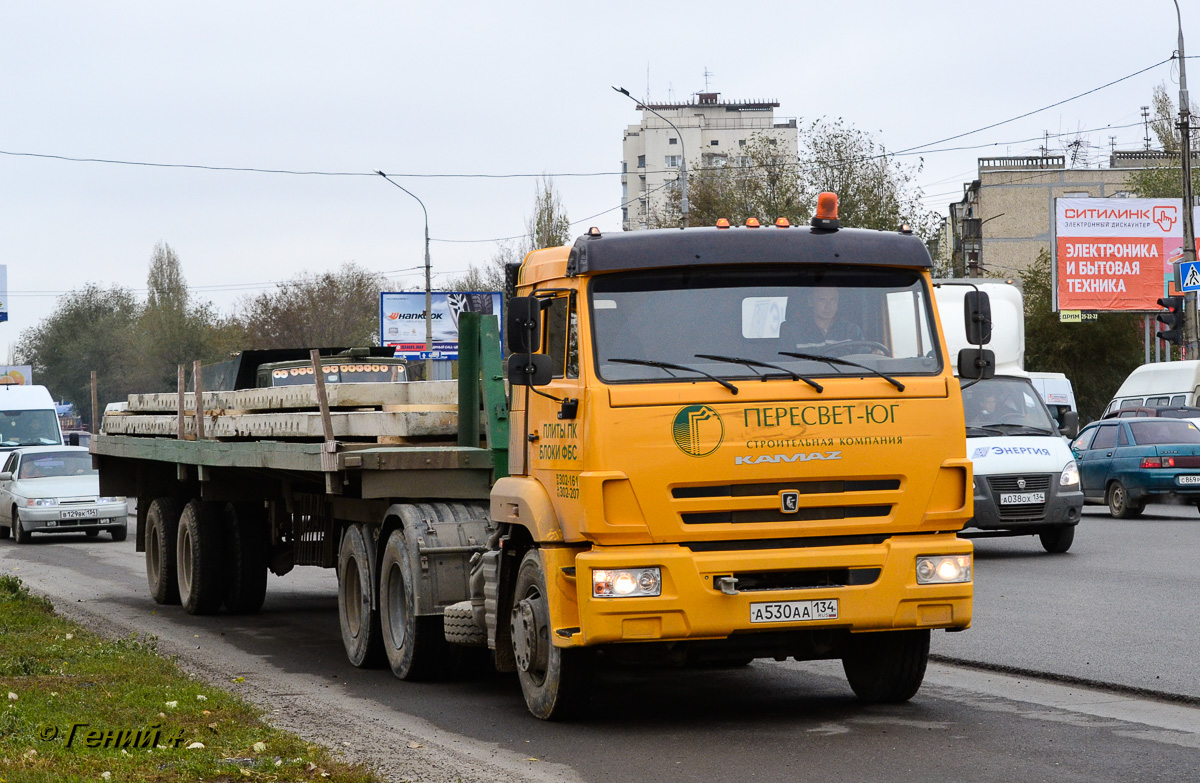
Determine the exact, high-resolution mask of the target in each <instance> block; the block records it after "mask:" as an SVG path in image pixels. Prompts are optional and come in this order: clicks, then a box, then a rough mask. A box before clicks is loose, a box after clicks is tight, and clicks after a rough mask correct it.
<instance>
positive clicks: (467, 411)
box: [458, 313, 483, 449]
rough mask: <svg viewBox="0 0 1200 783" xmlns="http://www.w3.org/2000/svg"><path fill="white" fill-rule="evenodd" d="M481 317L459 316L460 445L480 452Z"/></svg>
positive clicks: (475, 314)
mask: <svg viewBox="0 0 1200 783" xmlns="http://www.w3.org/2000/svg"><path fill="white" fill-rule="evenodd" d="M482 320H483V319H482V318H481V317H480V315H479V313H462V314H460V315H459V316H458V445H460V446H470V447H472V448H476V449H477V448H479V325H480V321H482Z"/></svg>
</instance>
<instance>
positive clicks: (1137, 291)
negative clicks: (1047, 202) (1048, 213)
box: [1054, 198, 1183, 312]
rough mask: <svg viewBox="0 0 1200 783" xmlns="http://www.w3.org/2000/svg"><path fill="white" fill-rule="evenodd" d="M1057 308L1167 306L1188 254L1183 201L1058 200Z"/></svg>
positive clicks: (1143, 308) (1141, 308) (1148, 308)
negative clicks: (1177, 267) (1164, 299)
mask: <svg viewBox="0 0 1200 783" xmlns="http://www.w3.org/2000/svg"><path fill="white" fill-rule="evenodd" d="M1055 207H1056V208H1055V223H1054V227H1055V232H1054V233H1055V243H1054V279H1055V285H1054V290H1055V309H1056V310H1091V311H1149V312H1154V311H1158V310H1161V309H1162V308H1160V307H1159V306H1158V298H1159V297H1161V296H1165V295H1167V293H1168V292H1169V286H1170V284H1171V282H1172V280H1173V279H1174V263H1175V262H1177V261H1179V260H1180V259H1181V258H1182V257H1183V225H1182V224H1183V221H1182V218H1181V212H1182V209H1183V202H1182V200H1181V199H1141V198H1137V199H1134V198H1131V199H1098V198H1081V199H1077V198H1060V199H1056V200H1055Z"/></svg>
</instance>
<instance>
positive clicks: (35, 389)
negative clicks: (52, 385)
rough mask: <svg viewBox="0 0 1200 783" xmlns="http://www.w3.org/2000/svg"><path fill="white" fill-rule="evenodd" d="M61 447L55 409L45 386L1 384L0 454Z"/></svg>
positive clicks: (60, 433)
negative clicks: (2, 452)
mask: <svg viewBox="0 0 1200 783" xmlns="http://www.w3.org/2000/svg"><path fill="white" fill-rule="evenodd" d="M61 445H63V436H62V429H61V428H60V427H59V426H58V407H57V406H56V405H55V404H54V398H53V397H51V396H50V392H49V391H47V389H46V387H45V386H13V385H0V451H10V450H12V449H15V448H19V447H21V446H61Z"/></svg>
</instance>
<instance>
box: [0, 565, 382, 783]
mask: <svg viewBox="0 0 1200 783" xmlns="http://www.w3.org/2000/svg"><path fill="white" fill-rule="evenodd" d="M70 780H87V781H151V782H152V783H159V782H162V783H166V782H168V781H196V780H206V781H235V780H236V781H260V780H261V781H268V780H270V781H288V780H313V781H333V782H334V783H376V782H377V781H378V778H377V777H375V776H374V775H373V774H372V773H371V772H369V771H368V770H365V769H363V768H361V767H359V766H356V765H351V764H347V763H345V762H342V761H339V760H337V759H336V758H334V757H333V756H332V755H331V754H330V753H329V752H328V751H327V750H326V749H324V748H322V747H318V746H313V745H309V744H308V743H306V742H305V741H304V740H302V739H301V738H299V737H297V736H295V735H293V734H288V733H286V732H282V731H278V730H276V729H273V728H271V727H270V726H268V725H267V724H266V723H264V722H263V721H262V711H261V710H258V709H257V708H255V707H253V706H251V705H249V704H247V703H246V702H244V701H242V700H241V699H239V698H238V697H236V696H234V695H233V694H231V693H227V692H226V691H223V690H221V689H220V688H214V687H211V686H209V685H207V684H205V683H202V682H198V681H196V680H194V679H192V678H189V677H187V676H186V675H185V674H183V673H182V672H181V671H180V670H179V668H178V667H177V666H176V665H175V664H174V663H173V662H172V661H170V660H167V659H164V658H162V657H160V656H159V655H158V653H157V651H156V640H155V639H154V638H153V637H146V638H137V637H130V638H128V639H121V640H117V641H108V640H106V639H102V638H100V637H98V636H96V635H95V634H92V633H89V632H88V631H85V630H84V629H82V628H80V627H79V626H77V625H75V624H74V623H71V622H68V621H67V620H65V619H63V618H62V617H59V616H57V615H55V614H54V607H53V606H52V605H51V603H50V602H49V601H48V600H46V599H44V598H40V597H38V596H34V595H31V594H30V593H29V590H28V589H27V588H26V587H25V586H24V585H23V584H21V581H20V580H19V579H17V578H16V577H15V576H11V575H3V576H0V783H27V782H28V783H42V781H45V782H46V783H49V782H50V781H54V783H59V782H60V781H70Z"/></svg>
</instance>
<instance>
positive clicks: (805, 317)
mask: <svg viewBox="0 0 1200 783" xmlns="http://www.w3.org/2000/svg"><path fill="white" fill-rule="evenodd" d="M838 301H839V294H838V289H836V288H832V287H827V288H814V289H813V290H812V292H811V293H810V295H809V303H808V304H809V306H808V308H806V309H804V308H802V309H801V312H799V313H795V312H793V313H792V314H791V317H789V318H788V319H787V320H786V321H784V322H783V324H782V325H781V327H780V338H781V339H782V340H783V342H784V343H786V344H787V345H788V346H789V347H791V346H793V345H820V344H822V343H834V342H844V341H847V340H862V339H863V333H862V329H861V328H860V327H859V325H858V324H856V323H854V322H853V321H847V320H846V319H844V318H839V317H838ZM793 309H795V308H793Z"/></svg>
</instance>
